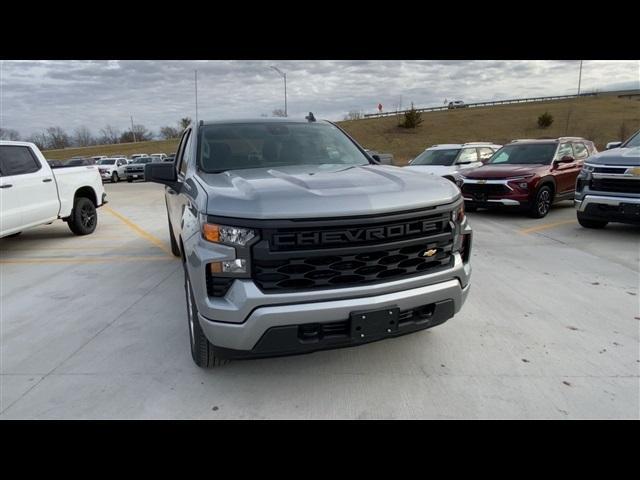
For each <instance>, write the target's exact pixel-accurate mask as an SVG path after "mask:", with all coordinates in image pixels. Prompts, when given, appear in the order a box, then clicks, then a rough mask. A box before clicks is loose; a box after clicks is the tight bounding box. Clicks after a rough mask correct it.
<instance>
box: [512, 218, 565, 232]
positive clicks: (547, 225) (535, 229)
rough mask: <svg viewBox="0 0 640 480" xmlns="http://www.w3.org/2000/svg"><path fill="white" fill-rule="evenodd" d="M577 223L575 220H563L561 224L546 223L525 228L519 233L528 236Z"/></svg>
mask: <svg viewBox="0 0 640 480" xmlns="http://www.w3.org/2000/svg"><path fill="white" fill-rule="evenodd" d="M576 223H577V221H576V220H575V219H574V220H563V221H561V222H554V223H544V224H542V225H538V226H536V227H530V228H523V229H522V230H518V233H519V234H520V235H527V234H529V233H535V232H541V231H542V230H548V229H550V228H555V227H559V226H560V225H570V224H576Z"/></svg>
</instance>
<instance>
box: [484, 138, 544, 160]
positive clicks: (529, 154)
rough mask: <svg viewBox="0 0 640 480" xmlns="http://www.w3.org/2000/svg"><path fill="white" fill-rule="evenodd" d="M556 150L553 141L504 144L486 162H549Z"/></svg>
mask: <svg viewBox="0 0 640 480" xmlns="http://www.w3.org/2000/svg"><path fill="white" fill-rule="evenodd" d="M555 151H556V144H555V143H538V144H531V143H530V144H524V145H517V144H516V145H506V146H504V147H502V148H501V149H500V150H498V151H497V152H496V153H495V154H494V155H493V156H492V157H491V158H490V159H489V161H488V162H487V163H488V164H492V165H494V164H507V165H511V164H517V165H529V164H545V165H549V164H551V160H553V155H554V153H555Z"/></svg>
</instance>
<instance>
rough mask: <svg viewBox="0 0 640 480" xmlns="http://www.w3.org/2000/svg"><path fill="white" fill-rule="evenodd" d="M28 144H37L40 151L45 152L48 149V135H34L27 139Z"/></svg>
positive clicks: (42, 133)
mask: <svg viewBox="0 0 640 480" xmlns="http://www.w3.org/2000/svg"><path fill="white" fill-rule="evenodd" d="M27 142H31V143H35V144H36V146H37V147H38V148H39V149H40V150H44V149H45V148H46V147H47V143H48V141H47V135H46V134H45V133H44V132H40V133H32V134H31V135H29V137H27Z"/></svg>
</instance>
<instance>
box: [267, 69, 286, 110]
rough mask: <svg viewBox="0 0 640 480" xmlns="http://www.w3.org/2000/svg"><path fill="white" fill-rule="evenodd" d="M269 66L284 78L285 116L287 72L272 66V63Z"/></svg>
mask: <svg viewBox="0 0 640 480" xmlns="http://www.w3.org/2000/svg"><path fill="white" fill-rule="evenodd" d="M269 68H271V69H273V70H275V71H276V72H278V73H279V74H280V76H281V77H282V78H283V80H284V116H285V117H286V116H287V74H286V72H283V71H282V70H280V69H279V68H278V67H274V66H273V65H271V67H269Z"/></svg>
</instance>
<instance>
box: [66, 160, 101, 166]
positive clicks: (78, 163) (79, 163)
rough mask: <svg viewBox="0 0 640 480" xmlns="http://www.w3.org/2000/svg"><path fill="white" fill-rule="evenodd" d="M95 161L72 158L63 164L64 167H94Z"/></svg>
mask: <svg viewBox="0 0 640 480" xmlns="http://www.w3.org/2000/svg"><path fill="white" fill-rule="evenodd" d="M95 164H96V161H95V160H94V159H93V158H72V159H71V160H69V161H68V162H67V163H65V164H64V166H65V167H82V166H84V165H95Z"/></svg>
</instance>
